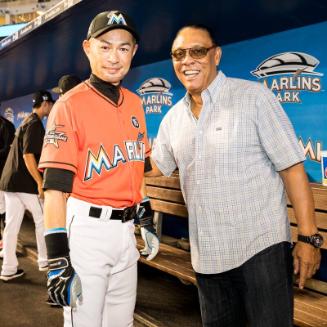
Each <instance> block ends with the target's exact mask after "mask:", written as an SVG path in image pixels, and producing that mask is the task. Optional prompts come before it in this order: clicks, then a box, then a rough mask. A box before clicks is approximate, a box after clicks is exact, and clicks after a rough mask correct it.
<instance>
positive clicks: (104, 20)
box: [87, 10, 140, 42]
mask: <svg viewBox="0 0 327 327" xmlns="http://www.w3.org/2000/svg"><path fill="white" fill-rule="evenodd" d="M113 29H123V30H126V31H128V32H130V33H131V34H132V35H133V36H134V38H135V40H136V42H138V41H139V39H140V38H139V36H138V33H137V32H136V29H135V26H134V23H133V21H132V20H131V18H130V17H128V16H127V15H126V14H124V13H122V12H121V11H119V10H112V11H104V12H101V13H100V14H98V15H96V16H95V17H94V18H93V20H92V22H91V24H90V27H89V30H88V32H87V39H88V40H89V39H90V38H91V37H98V36H100V35H101V34H103V33H106V32H108V31H111V30H113Z"/></svg>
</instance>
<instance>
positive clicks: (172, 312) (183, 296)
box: [0, 217, 201, 327]
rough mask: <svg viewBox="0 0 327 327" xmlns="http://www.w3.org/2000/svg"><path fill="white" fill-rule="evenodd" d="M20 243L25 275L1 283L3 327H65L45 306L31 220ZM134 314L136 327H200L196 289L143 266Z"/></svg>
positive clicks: (59, 312)
mask: <svg viewBox="0 0 327 327" xmlns="http://www.w3.org/2000/svg"><path fill="white" fill-rule="evenodd" d="M19 239H20V243H21V244H23V246H24V250H25V251H24V255H20V256H19V258H18V260H19V263H20V268H23V269H24V270H25V272H26V275H25V276H24V277H23V278H21V279H17V280H15V281H10V282H7V283H4V282H2V281H0V327H62V326H63V319H62V310H61V309H60V308H51V307H49V306H48V305H47V304H46V303H45V300H46V299H47V294H46V288H45V284H46V276H45V273H44V272H43V273H42V272H39V271H38V269H37V264H36V262H35V258H36V248H35V236H34V224H33V223H32V221H31V220H30V219H29V218H28V217H27V218H25V219H24V222H23V225H22V229H21V232H20V236H19ZM0 264H1V261H0ZM135 313H136V315H135V317H136V320H135V324H134V326H135V327H141V326H148V327H201V319H200V312H199V305H198V297H197V291H196V288H195V287H194V286H193V285H184V284H182V283H181V282H180V281H179V280H178V279H177V278H175V277H172V276H170V275H167V274H165V273H163V272H160V271H158V270H155V269H153V268H150V267H148V266H144V265H139V283H138V295H137V303H136V308H135ZM89 327H92V326H89Z"/></svg>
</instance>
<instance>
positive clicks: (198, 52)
mask: <svg viewBox="0 0 327 327" xmlns="http://www.w3.org/2000/svg"><path fill="white" fill-rule="evenodd" d="M216 47H217V46H216V45H215V44H214V45H212V46H211V47H209V48H205V47H194V48H186V49H177V50H175V51H173V52H171V53H170V55H171V56H172V57H173V59H174V60H175V61H181V60H183V59H184V58H185V57H186V54H187V51H188V53H189V55H190V56H191V57H192V58H193V59H202V58H204V57H205V56H206V55H207V53H208V52H209V50H211V49H213V48H216Z"/></svg>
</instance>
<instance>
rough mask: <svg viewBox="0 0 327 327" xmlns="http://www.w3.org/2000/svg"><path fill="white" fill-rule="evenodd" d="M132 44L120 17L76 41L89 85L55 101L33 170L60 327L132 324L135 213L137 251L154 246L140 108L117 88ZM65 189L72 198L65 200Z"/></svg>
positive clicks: (100, 22)
mask: <svg viewBox="0 0 327 327" xmlns="http://www.w3.org/2000/svg"><path fill="white" fill-rule="evenodd" d="M138 39H139V37H138V34H137V32H136V30H135V28H134V25H133V23H132V21H131V19H130V18H129V17H128V16H127V15H125V14H124V13H122V12H119V11H110V12H102V13H100V14H98V15H97V16H96V17H95V18H94V19H93V20H92V22H91V24H90V27H89V30H88V33H87V39H86V40H84V41H83V49H84V52H85V54H86V56H87V57H88V60H89V62H90V66H91V71H92V74H91V76H90V79H89V80H87V81H85V82H83V83H81V84H80V85H78V86H76V87H75V88H74V89H72V90H70V91H68V92H67V93H66V94H64V95H63V96H62V97H60V99H59V100H58V101H57V103H56V104H55V106H54V109H53V112H52V113H51V115H50V117H49V120H48V124H47V131H46V135H45V139H44V146H43V151H42V156H41V160H40V164H39V168H40V169H43V170H45V173H44V175H45V177H44V189H45V226H46V234H45V238H46V244H47V250H48V257H49V273H48V293H49V296H50V297H52V298H53V300H55V301H56V302H57V303H59V304H61V305H62V306H64V321H65V326H66V327H67V326H75V327H76V326H78V327H83V326H84V327H90V326H92V327H100V326H106V327H108V326H110V327H126V326H133V311H134V306H135V300H136V283H137V265H136V263H137V260H138V258H139V253H138V251H137V249H136V246H135V245H136V242H135V236H134V224H133V219H134V217H135V215H136V212H137V210H138V212H139V213H140V216H141V218H140V224H141V229H142V235H143V236H144V238H145V241H146V243H145V245H146V246H145V249H144V252H143V254H145V255H147V256H148V259H152V258H153V257H154V256H155V255H156V253H157V252H158V248H159V241H158V238H157V236H156V234H155V231H154V228H153V219H152V211H151V206H150V203H149V200H148V199H146V198H144V195H145V194H144V183H143V176H144V171H145V170H148V169H149V167H148V166H149V154H150V148H149V145H148V141H147V131H146V124H145V118H144V111H143V108H142V105H141V100H140V99H139V98H138V97H137V96H136V95H135V94H133V93H132V92H130V91H128V90H127V89H125V88H123V87H122V86H121V85H120V84H121V80H122V79H123V78H124V77H125V75H126V74H127V72H128V71H129V68H130V65H131V61H132V58H133V57H134V55H135V52H136V50H137V42H138ZM145 167H147V168H145ZM65 193H71V196H70V197H69V199H68V201H67V203H66V199H65Z"/></svg>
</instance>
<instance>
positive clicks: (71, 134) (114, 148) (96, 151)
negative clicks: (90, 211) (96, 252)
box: [39, 82, 150, 208]
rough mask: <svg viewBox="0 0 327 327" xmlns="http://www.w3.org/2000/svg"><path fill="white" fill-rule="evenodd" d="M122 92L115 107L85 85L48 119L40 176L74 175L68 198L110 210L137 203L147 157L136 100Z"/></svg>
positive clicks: (66, 97) (61, 101) (63, 100)
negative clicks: (57, 171)
mask: <svg viewBox="0 0 327 327" xmlns="http://www.w3.org/2000/svg"><path fill="white" fill-rule="evenodd" d="M121 91H122V92H121V95H120V99H119V105H118V107H117V106H115V105H114V104H112V103H111V102H110V101H109V100H108V99H107V98H106V97H104V96H103V95H102V94H101V93H99V92H98V91H97V90H96V89H94V88H93V87H92V86H91V85H90V84H89V83H88V82H85V83H82V84H80V85H79V86H77V87H75V88H74V89H73V90H71V91H70V92H68V93H66V94H65V95H64V96H63V97H61V98H60V99H59V100H58V101H57V102H56V104H55V105H54V107H53V109H52V111H51V114H50V116H49V118H48V123H47V131H46V134H45V137H44V144H43V150H42V155H41V159H40V163H39V168H40V170H43V169H45V168H50V167H51V168H61V169H66V170H70V171H72V172H74V173H75V177H74V181H73V189H72V194H71V195H72V196H73V197H75V198H78V199H80V200H84V201H88V202H91V203H94V204H98V205H109V206H112V207H115V208H122V207H129V206H132V205H134V204H135V203H138V202H140V201H141V194H140V189H141V183H142V179H143V175H144V160H145V158H146V157H148V156H149V155H150V147H149V144H148V140H147V131H146V124H145V118H144V111H143V107H142V103H141V100H140V98H139V97H138V96H137V95H136V94H134V93H132V92H130V91H128V90H127V89H125V88H121Z"/></svg>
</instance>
